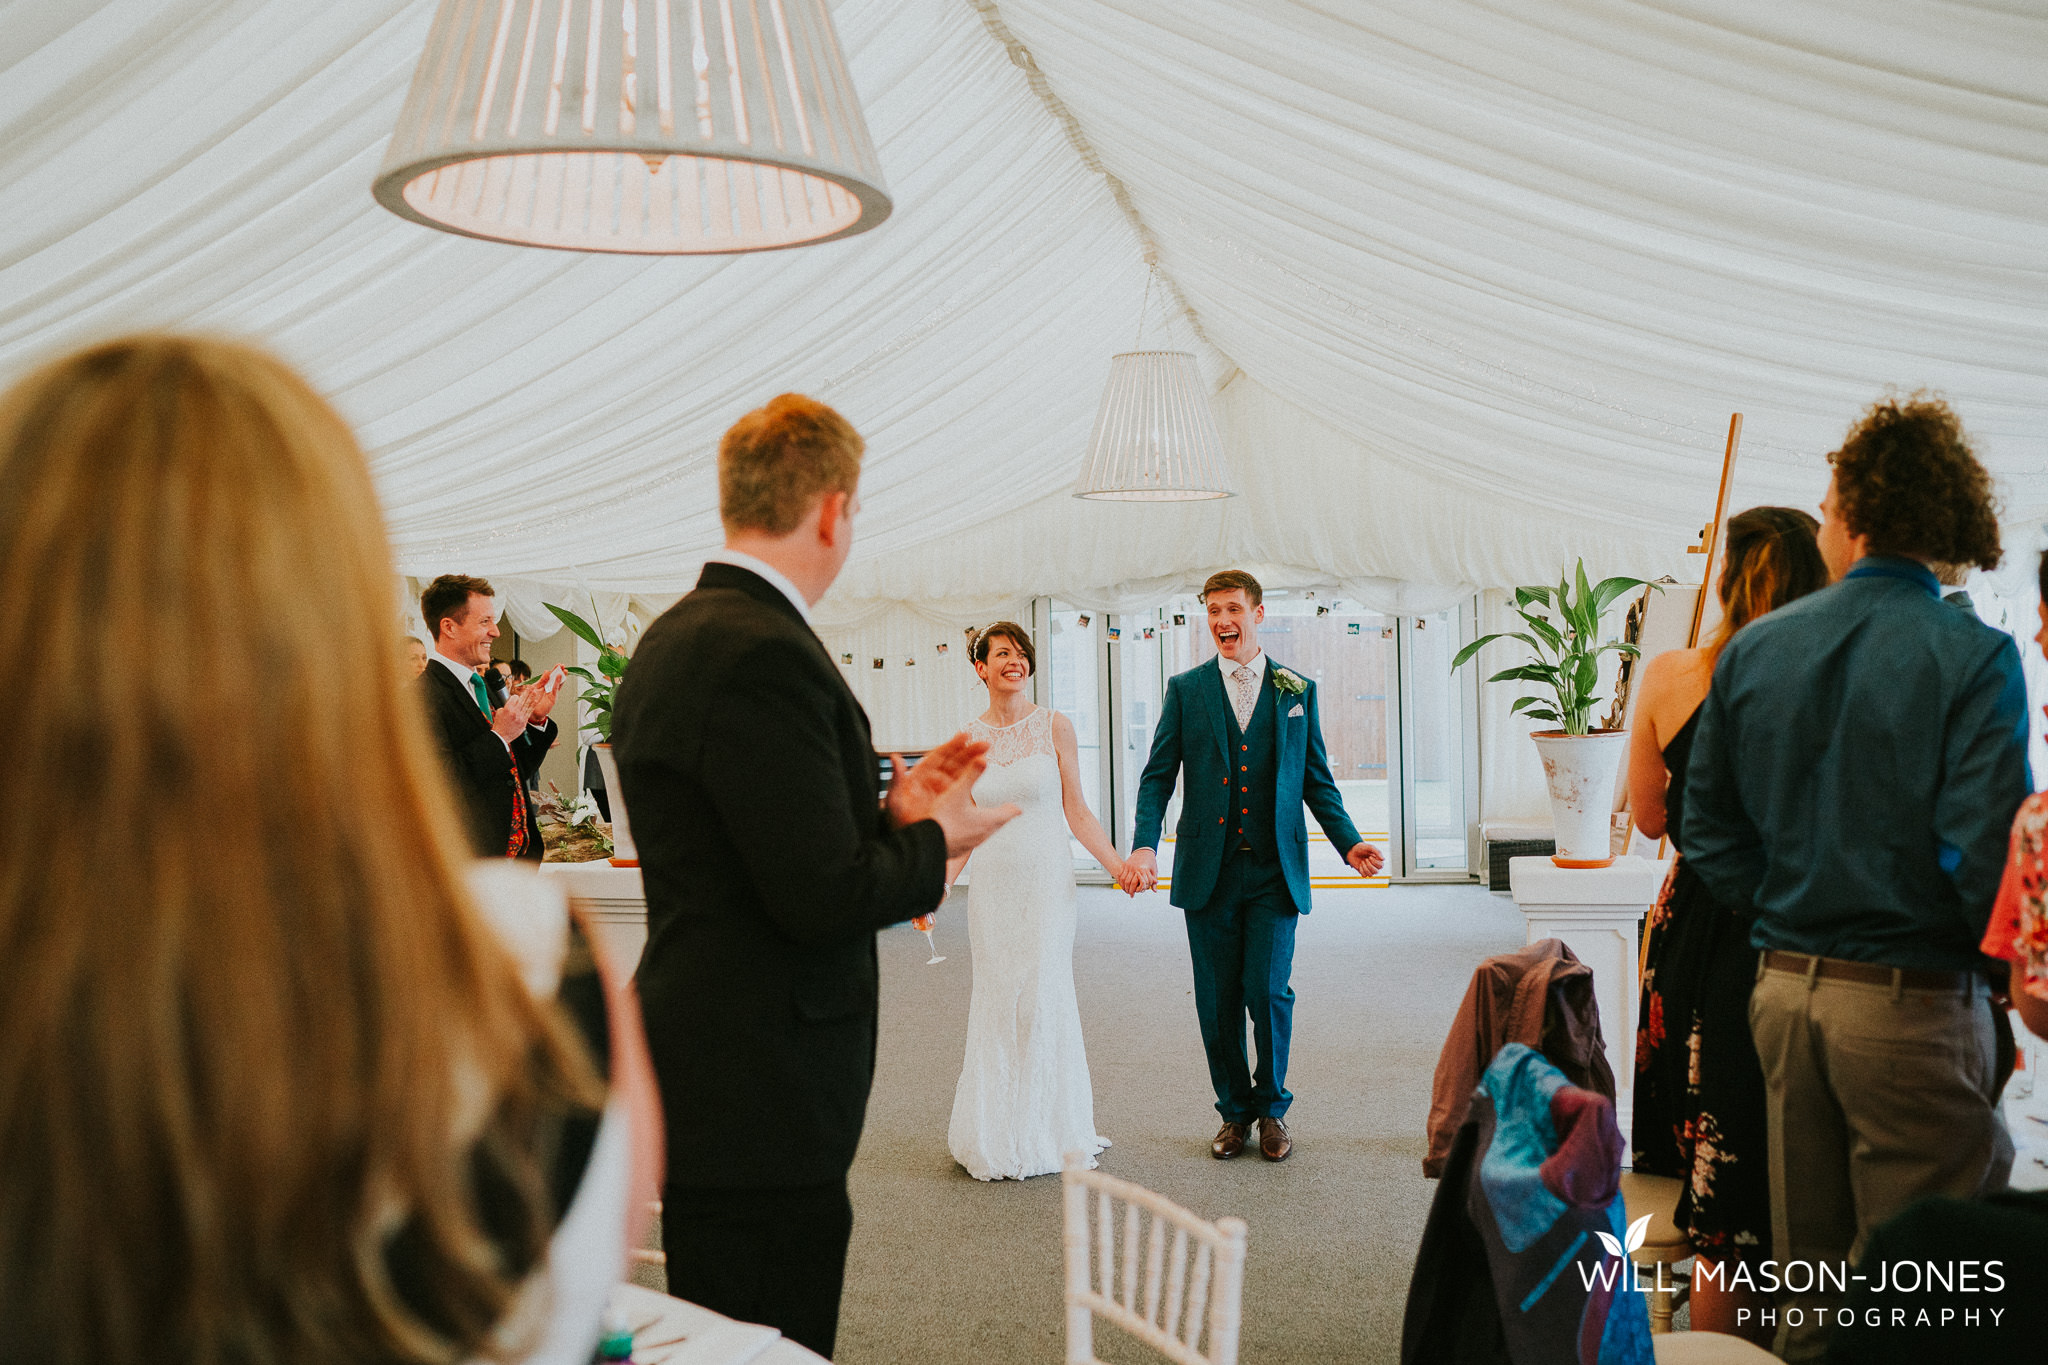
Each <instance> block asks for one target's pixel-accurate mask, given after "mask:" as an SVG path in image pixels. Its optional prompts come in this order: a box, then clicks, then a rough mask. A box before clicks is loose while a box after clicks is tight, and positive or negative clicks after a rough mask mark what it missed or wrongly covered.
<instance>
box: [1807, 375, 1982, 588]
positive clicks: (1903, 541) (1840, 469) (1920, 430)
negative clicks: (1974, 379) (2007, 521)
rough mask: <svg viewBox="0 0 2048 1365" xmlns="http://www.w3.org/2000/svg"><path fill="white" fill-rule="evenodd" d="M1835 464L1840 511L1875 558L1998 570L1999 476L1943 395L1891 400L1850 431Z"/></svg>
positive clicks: (1832, 460) (1834, 458)
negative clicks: (1994, 488)
mask: <svg viewBox="0 0 2048 1365" xmlns="http://www.w3.org/2000/svg"><path fill="white" fill-rule="evenodd" d="M1828 463H1830V464H1832V465H1833V466H1834V467H1835V510H1836V513H1837V515H1839V516H1840V517H1841V518H1842V521H1843V524H1844V525H1846V526H1847V527H1848V529H1849V533H1850V534H1851V535H1858V536H1863V537H1865V538H1866V539H1867V541H1868V543H1869V550H1870V553H1871V554H1874V555H1902V556H1905V557H1907V558H1911V559H1921V560H1932V561H1936V562H1939V563H1946V564H1958V565H1963V564H1974V565H1976V566H1977V567H1978V568H1980V569H1995V568H1997V567H1998V561H1999V560H2000V559H2001V558H2003V557H2004V551H2003V550H2002V549H2000V547H1999V543H1998V506H1997V503H1996V502H1995V501H1994V500H1993V498H1992V495H1991V475H1990V474H1988V473H1987V472H1985V469H1984V466H1983V465H1982V464H1979V463H1978V461H1977V456H1976V453H1975V452H1974V451H1972V450H1971V449H1970V438H1969V437H1968V436H1965V435H1964V434H1963V423H1962V419H1960V418H1959V417H1957V416H1956V414H1955V410H1954V409H1953V408H1951V407H1949V405H1948V404H1947V403H1945V402H1943V401H1942V400H1941V399H1939V398H1935V397H1932V396H1931V395H1928V394H1925V393H1915V394H1911V395H1908V396H1907V397H1905V398H1898V397H1889V398H1884V399H1880V400H1879V401H1878V402H1876V403H1873V404H1871V406H1870V410H1869V411H1868V412H1865V413H1864V414H1863V416H1861V417H1860V418H1858V419H1857V421H1856V425H1854V426H1852V427H1851V428H1849V435H1848V437H1847V438H1846V439H1845V440H1844V441H1843V442H1842V448H1841V449H1840V450H1837V451H1836V452H1835V453H1834V454H1832V455H1830V456H1829V457H1828Z"/></svg>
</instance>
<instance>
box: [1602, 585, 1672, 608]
mask: <svg viewBox="0 0 2048 1365" xmlns="http://www.w3.org/2000/svg"><path fill="white" fill-rule="evenodd" d="M1636 588H1651V589H1654V590H1655V591H1657V592H1662V591H1664V588H1663V586H1662V585H1661V584H1657V583H1652V582H1650V581H1649V580H1648V579H1644V578H1603V579H1601V580H1600V582H1599V583H1597V584H1595V585H1594V587H1593V603H1594V610H1596V611H1598V612H1601V613H1605V612H1606V610H1607V609H1608V608H1609V607H1611V606H1613V605H1614V602H1615V599H1616V598H1618V597H1620V596H1621V595H1622V594H1623V593H1625V592H1630V591H1633V590H1634V589H1636Z"/></svg>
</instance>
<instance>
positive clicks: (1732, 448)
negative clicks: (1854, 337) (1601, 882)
mask: <svg viewBox="0 0 2048 1365" xmlns="http://www.w3.org/2000/svg"><path fill="white" fill-rule="evenodd" d="M1741 446H1742V414H1741V413H1739V412H1733V413H1730V414H1728V447H1727V449H1726V450H1725V451H1723V452H1722V455H1721V489H1720V491H1719V492H1718V493H1716V494H1715V495H1714V519H1713V520H1712V521H1710V522H1708V523H1707V524H1706V525H1705V526H1703V527H1701V528H1700V543H1699V544H1697V545H1688V546H1686V547H1685V552H1686V553H1687V554H1689V555H1705V556H1706V557H1707V562H1706V565H1705V571H1704V572H1703V573H1702V574H1701V575H1700V591H1699V595H1698V596H1697V597H1695V598H1694V599H1693V603H1692V626H1691V628H1690V629H1689V630H1687V631H1686V636H1685V647H1686V648H1687V649H1697V648H1699V643H1700V626H1701V624H1702V623H1703V622H1704V621H1705V620H1706V614H1707V594H1708V593H1710V592H1712V591H1713V590H1714V574H1715V572H1716V570H1718V569H1719V568H1720V562H1721V557H1722V555H1723V553H1724V552H1725V551H1726V549H1727V545H1726V542H1727V539H1728V537H1727V528H1728V490H1729V489H1730V488H1732V487H1733V486H1734V484H1735V456H1736V454H1737V452H1738V451H1739V450H1740V449H1741ZM1634 839H1635V818H1634V817H1633V816H1631V817H1630V818H1629V825H1628V839H1627V840H1626V841H1624V842H1623V844H1622V847H1623V848H1627V847H1628V844H1629V842H1632V841H1633V840H1634ZM1670 842H1671V838H1670V836H1669V835H1668V834H1667V835H1666V836H1665V837H1663V838H1661V839H1659V840H1658V841H1657V857H1658V858H1659V859H1660V860H1661V859H1662V858H1663V857H1664V847H1665V845H1666V844H1668V843H1670ZM1649 961H1650V935H1649V934H1648V933H1645V934H1644V935H1643V936H1642V944H1641V947H1640V948H1639V949H1638V951H1637V956H1636V989H1637V990H1638V991H1640V990H1641V989H1642V977H1643V972H1644V971H1645V970H1646V968H1647V967H1648V964H1649Z"/></svg>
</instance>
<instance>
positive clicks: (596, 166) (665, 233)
mask: <svg viewBox="0 0 2048 1365" xmlns="http://www.w3.org/2000/svg"><path fill="white" fill-rule="evenodd" d="M374 192H375V194H376V196H377V202H378V203H380V204H382V205H384V207H386V208H388V209H390V210H391V211H392V212H393V213H396V214H398V215H399V216H400V217H402V218H410V219H412V220H413V221H414V222H417V223H424V224H426V225H427V226H429V227H435V228H440V229H442V230H443V231H447V232H456V233H461V234H463V235H465V236H470V237H482V238H486V239H489V240H492V241H500V242H512V243H515V244H518V245H521V246H543V247H558V248H562V249H565V250H571V251H612V252H631V253H641V254H650V255H700V254H710V253H730V252H743V251H767V250H772V249H774V248H777V247H789V246H802V245H806V244H808V243H812V242H828V241H831V240H833V239H834V238H838V237H847V236H851V235H853V234H854V233H857V232H866V231H867V230H868V229H870V228H872V227H875V226H876V225H877V224H879V223H880V222H881V221H882V220H883V219H884V218H887V217H888V216H889V209H890V202H889V194H888V191H887V189H885V188H884V186H883V183H882V169H881V164H880V162H879V160H878V159H877V158H876V156H875V148H874V143H873V141H872V140H871V139H870V138H869V136H868V129H867V120H866V119H865V118H864V117H863V115H862V113H861V108H860V101H859V99H858V98H857V97H856V96H855V94H854V89H853V81H852V79H851V78H850V77H849V75H848V73H847V69H846V60H845V57H844V55H843V54H842V53H841V51H840V48H839V39H838V36H837V35H836V34H835V33H834V31H833V28H832V17H831V14H830V13H829V11H828V10H827V6H826V0H441V7H440V10H439V12H438V13H436V14H435V16H434V25H433V28H432V29H431V30H430V31H429V33H428V35H427V46H426V51H425V52H424V53H423V54H422V55H421V57H420V64H419V67H418V69H417V70H416V71H415V72H414V73H413V80H412V93H411V94H410V95H408V96H407V98H406V102H405V108H404V110H403V111H402V112H401V113H400V114H399V116H398V127H397V130H396V131H395V132H394V133H393V134H392V137H391V146H390V148H389V150H388V151H387V152H386V153H385V157H384V165H383V168H382V169H381V170H380V171H379V172H378V175H377V179H376V182H375V185H374Z"/></svg>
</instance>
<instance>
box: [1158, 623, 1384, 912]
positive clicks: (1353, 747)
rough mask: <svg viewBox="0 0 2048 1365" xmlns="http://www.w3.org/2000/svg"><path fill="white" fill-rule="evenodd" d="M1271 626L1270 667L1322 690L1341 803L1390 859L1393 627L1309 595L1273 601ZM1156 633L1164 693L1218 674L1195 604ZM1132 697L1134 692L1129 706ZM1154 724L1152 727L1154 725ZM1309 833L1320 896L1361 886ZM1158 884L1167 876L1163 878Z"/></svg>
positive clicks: (1326, 738)
mask: <svg viewBox="0 0 2048 1365" xmlns="http://www.w3.org/2000/svg"><path fill="white" fill-rule="evenodd" d="M1265 605H1266V619H1265V623H1264V624H1263V625H1261V626H1260V627H1259V646H1260V648H1261V649H1263V650H1264V651H1265V652H1266V654H1267V655H1268V661H1269V663H1277V664H1279V665H1281V666H1283V667H1285V668H1289V669H1292V670H1293V671H1294V672H1296V673H1299V674H1301V675H1302V676H1303V677H1306V678H1309V679H1312V680H1313V681H1314V682H1315V684H1316V696H1317V710H1318V712H1319V715H1320V718H1321V720H1322V729H1323V743H1324V747H1325V748H1326V749H1327V751H1328V753H1329V761H1330V775H1331V776H1332V777H1333V778H1334V779H1335V780H1336V783H1337V789H1338V791H1339V792H1340V793H1341V794H1342V795H1343V798H1344V808H1345V813H1346V814H1348V815H1349V816H1350V817H1351V822H1352V824H1354V825H1356V826H1357V827H1358V832H1359V834H1360V835H1361V836H1362V837H1364V838H1365V839H1366V841H1367V842H1369V843H1373V844H1376V845H1378V846H1379V848H1380V850H1381V852H1383V853H1386V852H1388V851H1389V849H1390V846H1391V843H1392V840H1393V836H1394V826H1393V821H1392V810H1393V799H1392V792H1393V785H1392V771H1391V764H1392V763H1393V762H1394V761H1395V758H1394V754H1393V752H1392V750H1391V749H1390V746H1389V743H1388V741H1389V737H1390V735H1391V734H1392V733H1393V725H1392V718H1393V716H1394V710H1393V706H1392V702H1391V698H1392V696H1393V692H1394V688H1393V677H1394V657H1395V648H1396V646H1395V642H1394V633H1395V629H1394V628H1395V623H1394V621H1393V620H1392V619H1390V618H1387V617H1382V616H1380V615H1379V614H1377V613H1372V612H1366V611H1364V610H1363V609H1361V608H1359V607H1357V606H1355V605H1348V604H1345V603H1342V602H1331V601H1330V600H1328V599H1327V598H1326V597H1323V598H1319V597H1317V596H1316V595H1315V594H1313V593H1302V594H1296V593H1289V592H1269V593H1267V594H1266V603H1265ZM1154 615H1155V617H1156V619H1157V625H1156V626H1155V627H1154V630H1155V633H1156V634H1157V637H1158V640H1157V644H1158V649H1157V654H1156V657H1157V659H1158V664H1157V666H1158V668H1159V675H1158V676H1159V683H1158V687H1159V691H1160V692H1161V693H1163V692H1164V691H1165V685H1166V679H1167V678H1168V677H1171V676H1172V675H1174V674H1176V673H1180V672H1184V671H1186V670H1187V669H1190V668H1193V667H1195V666H1196V665H1198V664H1201V665H1208V666H1210V667H1214V665H1215V659H1216V644H1215V641H1214V639H1213V638H1212V637H1211V636H1210V634H1209V626H1208V614H1207V612H1206V611H1204V610H1203V607H1202V604H1201V602H1200V601H1199V600H1197V598H1196V597H1195V596H1194V595H1193V594H1189V595H1186V596H1181V597H1175V598H1174V599H1173V600H1172V601H1170V602H1168V603H1167V605H1166V606H1165V607H1163V608H1161V609H1160V610H1159V611H1158V612H1156V613H1154ZM1130 695H1131V693H1130V691H1129V689H1127V691H1126V696H1127V697H1129V696H1130ZM1126 707H1127V710H1126V715H1127V716H1128V718H1129V719H1130V721H1131V722H1132V724H1131V727H1130V728H1131V729H1132V731H1133V732H1134V733H1135V731H1136V728H1137V724H1136V722H1137V721H1138V719H1139V718H1138V716H1137V715H1136V713H1135V711H1134V710H1133V709H1130V708H1131V703H1130V702H1129V701H1127V702H1126ZM1155 723H1156V721H1155ZM1150 745H1151V740H1150V736H1149V734H1148V735H1147V736H1146V738H1145V740H1144V742H1143V745H1142V746H1134V752H1133V757H1132V760H1131V762H1130V763H1129V764H1128V765H1127V770H1128V773H1129V776H1128V778H1127V779H1126V780H1127V781H1128V783H1129V786H1130V790H1131V792H1132V793H1133V798H1134V799H1135V793H1136V790H1137V779H1138V774H1139V773H1141V772H1142V771H1143V770H1144V764H1145V758H1146V755H1147V753H1149V751H1150ZM1304 814H1305V816H1306V819H1307V823H1308V837H1309V881H1310V883H1311V885H1312V886H1316V887H1325V886H1327V887H1342V886H1356V885H1358V884H1359V882H1358V877H1357V874H1355V873H1353V872H1352V871H1351V869H1350V868H1349V867H1347V866H1346V865H1345V863H1344V854H1345V852H1346V850H1344V849H1339V848H1333V847H1331V845H1330V841H1329V839H1328V837H1327V836H1325V835H1324V834H1323V832H1322V829H1321V827H1320V826H1318V825H1317V824H1316V821H1315V817H1314V816H1313V815H1307V814H1306V812H1305V813H1304ZM1179 815H1180V811H1179V803H1178V801H1176V802H1175V804H1174V806H1173V808H1171V809H1170V810H1169V811H1168V814H1167V821H1166V831H1165V833H1166V836H1167V842H1169V843H1170V842H1171V835H1172V831H1173V827H1174V824H1175V822H1176V821H1177V820H1178V819H1179ZM1159 852H1160V864H1161V867H1162V868H1164V867H1165V865H1166V861H1167V857H1168V854H1169V850H1168V849H1166V848H1162V849H1160V851H1159ZM1162 875H1164V873H1163V872H1162Z"/></svg>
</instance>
